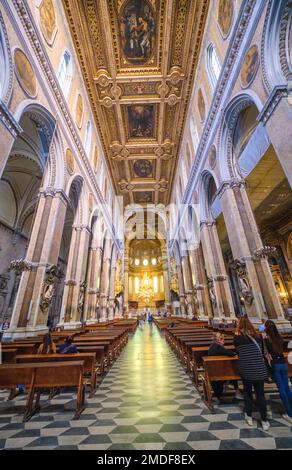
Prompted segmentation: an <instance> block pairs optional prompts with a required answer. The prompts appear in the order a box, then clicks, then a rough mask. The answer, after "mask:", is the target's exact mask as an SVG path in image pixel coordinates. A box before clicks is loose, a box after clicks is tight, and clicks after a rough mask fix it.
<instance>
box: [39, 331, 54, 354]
mask: <svg viewBox="0 0 292 470" xmlns="http://www.w3.org/2000/svg"><path fill="white" fill-rule="evenodd" d="M56 352H57V348H56V345H55V343H54V341H53V340H52V337H51V333H47V334H45V336H44V338H43V342H42V344H41V345H40V347H39V348H38V354H56Z"/></svg>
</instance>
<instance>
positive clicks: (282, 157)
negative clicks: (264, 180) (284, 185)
mask: <svg viewBox="0 0 292 470" xmlns="http://www.w3.org/2000/svg"><path fill="white" fill-rule="evenodd" d="M270 109H271V108H267V110H266V113H264V115H263V122H264V125H265V127H266V129H267V131H268V134H269V138H270V141H271V143H272V145H273V148H274V150H275V152H276V154H277V157H278V159H279V161H280V163H281V166H282V168H283V171H284V173H285V175H286V178H287V180H288V181H289V183H290V186H292V159H291V154H292V143H291V132H290V124H288V123H291V120H292V104H290V105H289V104H288V102H287V99H286V98H282V99H281V100H280V102H279V103H278V105H277V106H276V107H275V108H273V114H272V116H271V117H269V115H268V113H269V110H270ZM266 119H268V121H267V122H265V120H266Z"/></svg>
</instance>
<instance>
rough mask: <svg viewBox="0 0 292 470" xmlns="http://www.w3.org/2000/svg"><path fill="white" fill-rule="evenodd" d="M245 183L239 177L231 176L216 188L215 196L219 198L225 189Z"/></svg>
mask: <svg viewBox="0 0 292 470" xmlns="http://www.w3.org/2000/svg"><path fill="white" fill-rule="evenodd" d="M245 184H246V183H245V181H244V180H243V179H239V178H232V179H231V180H229V181H222V183H221V184H220V186H219V188H218V190H217V197H218V198H219V199H221V198H222V196H223V194H224V193H225V191H226V190H227V189H234V188H243V187H245Z"/></svg>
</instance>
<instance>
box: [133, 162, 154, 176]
mask: <svg viewBox="0 0 292 470" xmlns="http://www.w3.org/2000/svg"><path fill="white" fill-rule="evenodd" d="M152 171H153V166H152V163H151V162H150V160H137V161H136V162H135V163H134V172H135V174H136V175H137V176H139V178H148V177H149V176H150V175H151V174H152Z"/></svg>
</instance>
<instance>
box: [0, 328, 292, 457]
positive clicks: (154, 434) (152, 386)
mask: <svg viewBox="0 0 292 470" xmlns="http://www.w3.org/2000/svg"><path fill="white" fill-rule="evenodd" d="M73 398H74V397H73V396H72V394H70V393H67V392H62V394H61V395H59V396H58V397H55V398H54V400H52V402H48V401H47V402H46V400H42V403H41V406H42V408H41V412H40V414H38V415H36V416H34V417H33V418H32V419H31V421H29V422H28V423H22V413H21V412H23V406H24V405H25V401H26V396H20V397H18V398H17V399H16V402H15V403H9V402H7V401H6V399H7V392H0V448H6V449H12V448H18V449H21V448H24V449H72V450H73V449H80V450H83V449H84V450H91V449H95V450H107V449H109V450H126V449H138V450H144V449H149V450H176V449H181V450H192V449H214V450H215V449H265V448H266V449H273V448H276V447H277V448H291V447H292V431H291V430H292V428H289V426H287V424H286V423H285V421H283V419H281V414H280V413H281V408H280V409H279V410H278V411H275V412H273V419H272V420H271V428H270V430H269V432H268V433H266V432H263V431H262V430H261V429H260V428H259V427H258V428H257V427H256V426H255V427H254V428H253V429H250V428H248V425H247V424H246V423H245V421H244V416H243V413H242V403H236V402H234V403H229V404H224V405H223V406H220V407H217V408H216V410H215V413H211V412H210V411H209V410H208V409H207V408H206V407H205V405H204V403H203V402H202V400H201V398H200V396H199V394H198V393H197V391H196V389H195V388H194V386H193V385H192V383H191V380H190V379H189V377H188V376H187V375H186V374H185V372H184V371H183V369H182V367H181V366H180V364H179V362H178V361H177V359H176V357H175V355H174V353H173V352H172V351H171V350H170V348H169V347H168V345H167V343H166V341H165V339H164V337H163V336H161V335H160V333H159V331H158V329H157V328H156V326H153V327H150V326H149V325H148V324H146V325H144V326H143V328H137V330H136V333H135V334H134V336H132V337H130V338H129V342H128V344H127V346H126V348H125V349H124V351H123V352H122V354H121V355H120V357H119V359H118V360H117V361H116V363H115V364H114V366H113V367H112V369H111V370H110V372H109V373H108V375H107V376H106V377H105V379H104V380H103V382H102V384H101V385H100V387H99V389H98V390H97V392H96V394H95V396H94V397H93V398H88V395H87V399H86V401H87V406H86V409H85V410H84V412H83V413H82V415H81V418H80V419H79V420H78V421H73V420H72V418H73V414H74V411H73V410H74V401H73ZM15 405H16V407H15Z"/></svg>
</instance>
